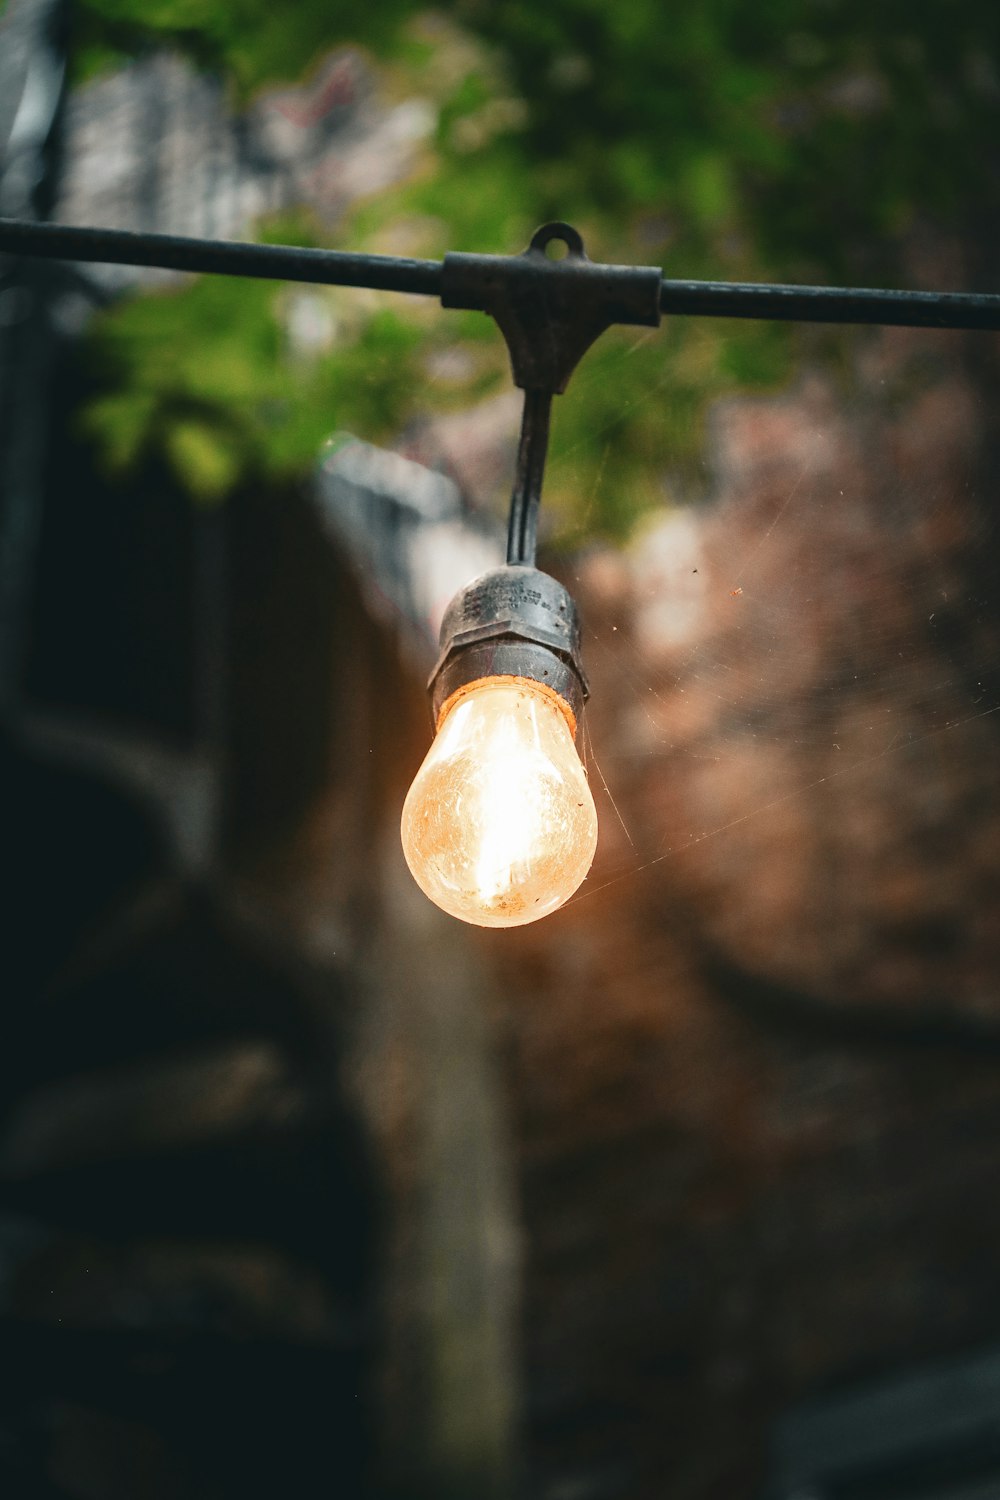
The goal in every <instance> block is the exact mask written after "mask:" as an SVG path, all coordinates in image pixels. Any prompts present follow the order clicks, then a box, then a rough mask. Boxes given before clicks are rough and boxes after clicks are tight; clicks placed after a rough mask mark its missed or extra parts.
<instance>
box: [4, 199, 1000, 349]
mask: <svg viewBox="0 0 1000 1500" xmlns="http://www.w3.org/2000/svg"><path fill="white" fill-rule="evenodd" d="M0 253H6V254H8V255H31V256H43V257H47V258H49V259H55V260H69V261H101V262H105V263H112V264H117V265H131V266H157V267H160V268H162V269H163V270H170V271H204V272H209V273H214V274H217V275H225V276H256V277H263V278H271V279H273V280H277V281H304V282H311V283H314V284H316V285H336V286H363V287H372V288H375V289H377V290H381V291H392V292H413V293H419V294H421V295H424V296H433V297H436V296H440V294H441V275H442V264H443V263H442V262H441V261H436V260H406V259H401V258H398V257H396V256H390V255H353V254H347V253H345V252H343V251H339V250H307V249H301V248H299V247H297V246H292V245H253V244H243V243H240V242H237V241H232V240H200V239H191V238H186V237H183V236H180V235H172V234H133V233H131V232H129V231H127V230H121V229H78V228H75V227H73V226H72V225H68V224H36V223H25V222H22V221H20V220H17V219H0ZM492 274H496V273H495V271H494V272H493V273H492ZM660 307H661V309H662V311H663V312H665V313H673V314H683V315H693V316H698V317H707V318H765V319H768V320H771V321H779V322H801V323H875V324H893V325H896V326H898V327H905V328H980V329H991V328H1000V296H997V295H990V294H983V293H977V292H902V291H877V290H868V289H866V288H839V287H826V286H783V285H780V284H768V283H761V284H757V283H751V282H726V281H673V280H664V282H663V287H662V291H661V293H660Z"/></svg>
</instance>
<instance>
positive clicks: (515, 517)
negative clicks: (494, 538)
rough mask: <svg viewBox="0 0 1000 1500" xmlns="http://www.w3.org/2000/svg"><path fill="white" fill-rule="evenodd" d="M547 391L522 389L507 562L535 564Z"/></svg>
mask: <svg viewBox="0 0 1000 1500" xmlns="http://www.w3.org/2000/svg"><path fill="white" fill-rule="evenodd" d="M551 412H552V392H551V391H525V393H524V410H523V412H522V414H521V441H520V443H519V445H518V450H517V467H516V468H515V470H514V491H513V494H512V495H511V500H510V522H509V525H508V529H507V561H508V563H512V564H521V565H523V566H525V567H528V568H533V567H534V566H535V553H536V551H537V547H538V508H539V505H540V504H541V499H542V479H543V477H544V474H545V455H546V453H547V451H548V446H549V417H550V415H551Z"/></svg>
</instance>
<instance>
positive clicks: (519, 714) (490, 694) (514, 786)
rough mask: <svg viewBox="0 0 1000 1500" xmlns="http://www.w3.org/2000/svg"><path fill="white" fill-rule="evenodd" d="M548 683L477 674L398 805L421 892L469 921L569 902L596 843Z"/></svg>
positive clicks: (586, 794)
mask: <svg viewBox="0 0 1000 1500" xmlns="http://www.w3.org/2000/svg"><path fill="white" fill-rule="evenodd" d="M570 724H571V717H570V715H569V710H568V708H567V707H566V705H565V704H564V703H563V700H562V699H561V698H560V697H559V696H558V694H557V693H554V692H553V691H552V689H551V688H547V687H544V686H543V685H542V684H541V683H538V682H533V681H531V680H530V679H528V678H525V677H486V678H483V679H482V680H481V681H479V682H475V683H472V684H471V685H470V686H469V687H468V688H465V689H462V690H461V691H460V692H459V693H456V694H455V699H454V702H453V706H452V707H451V708H450V709H449V708H448V707H447V705H446V707H445V712H444V716H443V718H442V721H441V723H440V725H439V728H438V733H437V737H436V739H435V740H434V743H433V744H432V746H431V748H430V750H429V751H428V754H427V758H426V759H425V761H424V763H423V765H422V766H421V767H420V770H419V771H418V772H417V775H416V778H415V779H414V782H413V785H412V786H411V787H410V790H409V792H408V794H407V797H406V801H405V803H404V804H403V827H402V837H403V853H404V854H405V855H406V863H407V864H408V865H409V867H410V873H411V874H412V876H413V878H414V880H415V881H416V882H417V884H418V885H419V887H420V889H421V890H422V891H423V892H424V894H425V895H426V896H429V897H430V899H431V900H432V901H433V902H434V903H435V904H436V905H437V906H440V907H441V908H442V910H443V911H446V912H449V913H450V915H451V916H453V917H459V918H460V919H461V920H462V921H463V922H472V923H474V924H475V925H476V926H478V927H519V926H520V925H521V924H522V923H524V922H534V921H536V920H537V919H538V918H539V917H544V916H547V915H548V914H549V912H553V911H555V910H556V908H557V907H560V906H562V904H563V902H564V901H567V900H568V899H569V897H570V896H572V894H573V892H574V891H575V890H576V888H577V886H578V885H579V884H580V882H581V881H582V880H583V878H584V876H585V875H586V873H587V871H588V870H589V869H590V865H591V862H592V860H593V858H594V851H595V849H596V848H597V809H596V808H595V807H594V799H593V797H592V796H591V793H590V787H589V786H588V785H587V776H586V773H585V771H584V769H583V766H582V765H581V764H580V758H579V756H578V755H577V753H576V746H575V745H574V743H573V731H572V729H571V727H570Z"/></svg>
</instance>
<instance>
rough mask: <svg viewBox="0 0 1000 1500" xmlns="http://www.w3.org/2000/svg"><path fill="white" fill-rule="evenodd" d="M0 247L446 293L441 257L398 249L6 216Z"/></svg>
mask: <svg viewBox="0 0 1000 1500" xmlns="http://www.w3.org/2000/svg"><path fill="white" fill-rule="evenodd" d="M0 251H3V252H5V253H6V254H8V255H32V256H43V257H45V258H47V259H52V260H71V261H99V262H102V263H105V264H107V263H110V264H113V265H124V266H157V267H159V268H160V269H162V270H166V271H207V272H209V273H215V274H217V275H222V276H258V277H262V278H264V279H273V280H275V281H307V282H311V283H314V284H315V285H319V286H327V285H332V286H363V287H372V288H375V289H376V290H378V291H387V292H419V293H423V294H425V295H429V296H432V297H437V296H440V294H441V262H440V261H438V260H403V259H400V258H398V257H396V256H393V255H349V254H346V253H345V252H344V251H341V250H307V249H302V248H301V247H299V246H296V245H252V244H243V243H240V242H237V241H235V240H199V239H190V238H187V237H185V236H182V235H176V234H133V233H131V232H130V231H129V230H125V229H77V228H74V227H72V226H70V225H67V224H33V223H24V222H22V221H21V220H18V219H0Z"/></svg>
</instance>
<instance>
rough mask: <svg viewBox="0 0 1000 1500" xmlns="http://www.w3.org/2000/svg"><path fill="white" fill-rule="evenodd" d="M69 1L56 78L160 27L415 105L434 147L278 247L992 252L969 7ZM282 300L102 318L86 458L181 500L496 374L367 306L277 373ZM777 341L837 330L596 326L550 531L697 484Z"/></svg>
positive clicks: (753, 269)
mask: <svg viewBox="0 0 1000 1500" xmlns="http://www.w3.org/2000/svg"><path fill="white" fill-rule="evenodd" d="M78 10H79V24H78V42H77V57H78V63H79V68H80V70H81V73H82V74H83V75H86V74H88V73H90V72H92V71H93V70H94V69H95V68H98V67H103V66H107V65H109V64H110V63H112V62H114V61H116V60H118V59H121V58H122V57H125V56H128V55H131V54H133V53H135V52H136V51H137V50H139V49H141V48H144V47H148V46H150V45H151V44H154V43H155V44H168V45H171V46H176V47H181V48H183V49H184V50H186V51H187V52H189V53H190V54H192V55H193V56H194V57H195V58H196V59H197V60H198V61H199V62H200V64H201V65H203V66H206V67H211V68H213V69H216V70H219V71H221V72H223V73H224V74H225V76H227V77H228V78H229V79H230V80H231V81H232V88H233V96H234V102H235V103H236V104H237V105H239V104H240V103H242V102H243V101H245V100H246V99H248V98H249V97H250V96H251V95H252V93H253V92H254V90H256V89H257V88H259V87H260V86H262V85H263V84H265V83H267V82H269V81H275V80H277V79H282V80H287V79H289V78H297V77H301V76H302V75H303V73H305V72H306V71H307V70H308V68H309V67H310V66H311V65H312V64H313V63H314V62H315V60H316V59H317V57H318V56H320V55H322V53H323V52H325V51H327V50H329V49H331V48H332V47H334V46H337V45H339V44H341V43H343V42H345V41H350V42H352V43H354V44H357V45H361V46H363V47H365V48H367V49H368V50H369V51H370V53H371V54H372V55H373V57H374V59H375V60H376V65H377V68H378V71H379V77H380V78H381V86H382V88H383V90H384V93H385V94H386V96H387V97H389V98H397V99H398V98H404V97H414V96H419V97H422V98H425V99H428V100H429V101H430V102H431V104H432V105H433V107H434V109H435V111H436V118H437V128H436V132H435V136H434V139H433V143H432V146H431V148H430V149H428V151H427V152H426V153H425V155H424V157H423V159H422V161H421V163H420V166H419V169H418V170H417V171H416V172H415V173H414V175H413V176H412V178H411V180H410V181H408V182H406V183H403V184H401V185H398V186H396V187H394V188H392V189H390V190H389V191H387V192H384V193H382V194H378V195H374V196H372V197H371V198H369V199H367V200H365V201H364V202H362V203H361V204H360V205H358V206H357V207H356V208H355V209H354V210H353V211H352V212H351V214H350V215H349V217H348V219H347V220H346V221H345V222H342V223H338V224H337V225H336V226H334V227H333V230H332V233H324V232H321V231H320V229H319V227H318V226H316V225H308V224H307V223H306V222H305V221H304V220H303V221H301V222H300V223H298V224H297V225H288V224H285V225H283V226H271V230H272V231H273V232H274V234H275V237H277V238H294V239H296V240H298V241H299V242H302V241H304V240H310V241H311V242H313V243H322V242H325V243H333V244H335V245H336V246H337V247H343V248H348V247H349V248H366V249H374V250H379V249H385V248H386V247H387V246H388V245H391V244H392V243H393V238H392V236H393V233H394V231H398V229H399V226H401V225H403V226H405V228H406V234H407V248H408V250H409V251H410V252H411V253H416V254H424V255H440V254H443V253H444V251H445V250H447V249H480V250H497V251H516V250H519V249H521V248H523V245H524V244H525V243H526V241H527V238H528V236H529V235H530V232H531V230H532V229H533V227H534V226H535V225H536V224H537V223H539V222H541V221H543V220H544V219H547V218H565V219H570V220H572V221H574V222H576V223H577V224H578V225H580V226H581V228H582V229H583V231H584V233H585V236H586V239H587V243H588V249H589V251H590V253H591V255H592V256H594V257H600V258H602V259H608V260H616V261H629V262H638V263H642V264H651V263H659V264H663V265H664V266H665V267H666V269H667V271H668V274H669V272H670V271H671V270H674V271H675V272H676V273H677V274H678V275H683V276H702V277H710V278H711V277H721V278H725V279H789V280H826V281H839V282H865V283H867V284H877V283H878V282H880V281H881V282H883V283H884V282H886V281H893V280H896V279H899V278H900V276H901V274H902V270H901V261H900V253H901V247H902V246H903V245H904V244H905V243H906V240H907V237H908V236H911V235H912V233H913V232H914V231H915V230H918V229H919V228H920V227H921V226H923V225H926V224H933V225H935V226H936V227H937V228H938V229H939V230H941V231H943V232H944V233H945V234H947V235H951V236H953V237H955V238H956V239H958V240H960V241H961V242H962V243H963V245H965V246H966V247H967V248H968V247H975V246H976V245H980V244H990V245H992V244H993V243H995V229H996V224H997V221H998V220H1000V212H998V210H1000V156H998V150H997V147H998V142H1000V132H998V124H1000V78H998V73H997V66H996V64H997V58H998V57H1000V7H997V6H996V5H995V4H994V3H992V0H951V3H949V4H948V5H939V6H913V5H912V4H911V3H909V0H905V3H904V0H883V3H882V4H880V5H878V6H875V5H872V4H871V3H870V0H805V3H803V0H768V4H767V5H764V6H750V5H747V4H746V3H745V0H690V3H688V4H687V5H681V6H671V7H666V6H664V5H662V4H661V3H659V0H621V3H618V4H608V3H607V0H546V3H545V4H544V5H540V4H539V3H538V0H451V3H445V4H443V5H441V6H439V7H438V8H437V10H435V11H434V12H429V13H427V14H424V13H420V12H415V11H414V8H413V7H412V6H411V5H409V4H405V3H402V0H379V3H378V4H377V5H372V6H368V7H364V8H359V7H356V6H355V5H353V4H352V5H348V4H346V3H345V0H331V3H327V4H325V5H323V6H318V5H315V4H311V3H310V4H305V3H300V4H297V5H293V6H287V7H278V6H275V5H273V4H265V3H263V0H232V3H229V4H225V5H223V4H222V3H221V0H79V5H78ZM279 231H280V232H279ZM970 264H972V265H973V266H974V271H973V273H972V274H974V275H975V276H976V278H977V279H978V281H979V284H980V289H982V290H987V289H989V288H988V287H987V286H986V285H985V283H984V281H983V272H982V270H981V268H980V267H979V266H978V265H976V264H975V262H974V261H973V262H970ZM287 295H288V294H287V293H286V292H283V291H281V290H275V289H274V288H270V287H266V286H263V287H254V288H252V289H250V290H248V288H247V286H246V285H245V284H243V285H240V286H239V288H238V290H235V289H234V288H233V286H232V285H229V284H227V283H226V282H225V281H223V280H211V281H205V282H202V283H199V284H196V285H194V286H192V287H191V288H190V289H189V290H184V291H181V292H176V291H174V292H170V293H169V294H165V295H164V294H161V295H158V296H147V297H144V298H141V299H137V300H136V301H133V302H131V303H129V304H126V305H122V306H120V307H118V308H116V309H114V310H112V311H111V312H110V313H108V314H106V315H104V316H103V317H102V319H101V320H100V323H99V325H98V326H97V327H96V329H95V332H94V335H93V352H94V356H95V368H97V369H98V370H99V371H100V372H101V379H102V381H103V389H102V392H101V394H100V396H99V397H98V399H97V401H96V402H95V403H94V404H93V405H92V406H91V408H90V410H89V413H88V415H87V421H88V424H89V426H90V428H91V430H92V432H93V433H94V434H95V435H96V436H97V437H98V438H99V441H100V445H101V449H102V452H103V454H104V456H105V458H106V460H107V461H108V462H110V463H113V464H114V463H117V464H119V465H121V464H126V463H129V462H131V461H132V460H134V459H135V458H136V456H137V455H138V454H139V453H140V452H141V451H142V450H143V449H144V448H146V447H148V446H149V445H154V446H157V445H158V446H160V447H161V448H162V449H163V450H164V451H166V453H167V454H168V455H170V456H171V458H172V460H173V462H174V463H175V466H177V467H178V468H179V470H180V472H182V473H183V474H184V475H185V476H186V478H187V480H188V482H189V483H190V484H191V487H192V488H193V490H194V491H195V492H196V493H199V494H202V495H205V496H220V495H223V494H224V493H225V492H226V491H227V489H228V488H229V487H230V486H231V485H232V484H233V483H235V482H236V481H237V480H238V478H239V477H240V476H241V474H243V473H245V472H246V471H247V470H248V469H255V470H258V471H263V472H265V473H266V472H273V473H281V474H283V475H287V474H289V473H293V472H297V471H301V472H305V471H306V470H307V469H308V466H309V465H310V463H311V462H312V459H313V457H314V454H315V451H316V447H317V443H318V441H319V439H320V438H321V436H322V435H323V434H324V433H325V432H327V431H330V430H332V429H333V428H334V427H336V426H340V427H343V426H352V425H353V426H355V427H356V428H357V429H358V430H360V431H362V432H363V433H364V435H365V436H368V437H379V436H386V435H388V434H389V433H391V432H392V431H393V430H398V428H399V426H400V425H402V424H403V423H404V422H405V421H406V420H407V419H408V418H411V417H413V416H415V415H417V414H418V413H420V412H428V411H432V410H439V409H441V408H442V407H443V406H444V407H447V406H449V405H451V406H456V405H463V404H465V405H467V404H469V403H470V402H472V401H473V400H475V399H477V398H479V397H480V396H482V395H483V394H485V393H487V392H489V391H490V390H499V389H502V388H503V386H504V383H505V381H506V379H507V373H506V361H505V357H504V353H503V349H502V346H501V345H500V341H499V338H498V337H496V336H494V334H493V332H492V329H491V327H490V325H489V324H488V323H487V320H485V319H482V318H477V317H476V316H475V315H459V314H454V313H444V312H441V311H440V310H439V309H433V308H431V309H428V307H426V306H424V307H422V308H417V307H414V306H413V305H412V304H411V302H410V299H398V300H397V301H396V302H391V301H384V302H378V301H377V299H376V301H375V302H372V301H369V303H368V304H366V306H367V308H368V310H367V311H366V312H365V313H364V315H363V316H358V317H356V318H354V319H353V321H352V320H351V319H350V318H348V319H346V320H345V327H346V328H347V332H346V333H342V334H341V335H340V336H339V337H338V339H337V340H336V342H335V345H334V347H333V348H332V349H331V350H330V351H329V352H328V353H326V354H323V355H322V356H321V357H318V358H317V359H316V360H314V361H313V362H312V363H311V364H309V365H308V367H307V368H303V367H302V365H301V362H300V363H299V364H298V365H296V362H295V361H294V359H292V358H291V357H290V355H289V351H288V348H287V339H286V338H285V337H284V335H283V332H282V329H283V326H284V319H285V313H286V311H287ZM323 295H325V294H323ZM344 295H345V296H346V297H348V298H349V297H351V296H354V295H356V294H352V293H345V294H344ZM428 312H430V315H428ZM803 338H805V339H807V340H808V345H809V349H810V352H811V353H812V354H813V355H818V354H825V355H826V356H827V357H829V358H832V359H833V360H837V359H838V358H840V359H843V357H844V353H845V351H846V349H847V347H848V343H847V336H846V335H844V334H835V333H824V334H818V333H817V332H816V331H815V330H813V331H812V332H811V333H805V334H803V333H801V332H800V333H796V332H795V331H793V330H790V329H786V328H779V327H775V326H770V325H767V324H754V323H735V322H732V323H725V324H722V323H715V322H713V323H711V324H709V323H708V320H706V321H705V322H700V323H689V324H685V323H684V321H683V320H678V321H677V322H676V323H674V324H672V325H671V326H670V327H669V328H668V329H667V330H666V331H665V332H663V333H661V334H659V335H654V336H652V337H649V336H639V337H636V336H635V335H634V334H626V333H624V332H622V333H620V334H613V335H608V336H606V337H605V339H603V340H602V341H601V343H600V344H599V345H598V346H597V347H596V349H594V350H593V351H592V352H591V354H590V355H589V356H588V358H587V360H586V361H585V363H584V365H583V366H582V367H581V369H580V371H578V373H577V375H576V376H575V377H574V381H573V384H572V385H571V388H570V395H569V396H568V397H567V399H566V401H565V402H563V403H561V405H560V407H559V409H558V412H557V417H556V428H555V435H554V444H553V454H552V467H551V479H550V483H549V494H550V496H551V501H550V508H552V509H553V510H554V512H555V513H556V514H557V515H558V516H559V518H560V523H561V528H562V532H563V535H564V536H565V537H566V538H567V539H569V538H573V539H578V538H580V537H582V536H584V535H587V534H595V533H598V534H606V535H612V536H619V537H620V536H622V535H624V534H625V533H626V532H627V531H628V529H629V527H630V526H631V524H632V522H633V521H634V519H635V517H636V515H637V514H639V513H640V512H641V511H642V510H643V509H644V508H646V507H647V506H649V505H650V504H656V503H662V500H663V497H664V493H665V489H666V492H667V493H671V492H672V493H673V494H675V495H677V494H682V493H692V492H697V489H698V486H699V454H700V451H701V445H702V436H701V417H702V414H703V412H704V410H705V407H706V404H707V403H708V401H709V400H711V399H712V398H714V397H717V396H719V395H722V394H725V393H727V392H734V391H737V390H742V389H747V388H757V389H761V388H769V387H773V386H774V385H775V384H777V383H779V382H781V381H782V380H784V379H786V378H787V376H788V374H789V372H790V370H791V369H792V368H793V365H794V359H795V356H796V346H797V345H801V343H802V340H803ZM456 342H457V343H458V344H459V345H460V347H461V349H462V351H463V355H464V361H459V362H458V363H457V364H455V363H454V362H453V366H452V367H453V368H455V369H459V370H464V371H465V372H466V373H465V374H464V375H461V374H460V375H459V376H458V377H453V378H450V379H447V380H440V381H433V380H428V379H427V371H428V370H429V369H431V368H433V361H434V355H435V353H440V351H441V350H442V349H444V348H447V347H449V346H454V345H455V344H456ZM611 454H613V461H612V462H608V463H606V462H605V460H606V459H608V458H609V455H611Z"/></svg>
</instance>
